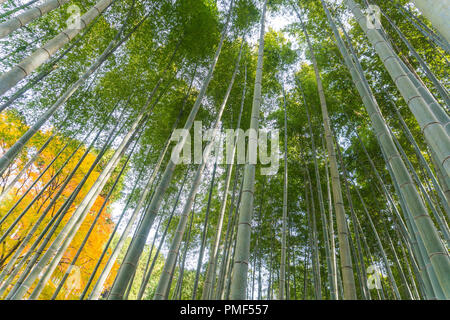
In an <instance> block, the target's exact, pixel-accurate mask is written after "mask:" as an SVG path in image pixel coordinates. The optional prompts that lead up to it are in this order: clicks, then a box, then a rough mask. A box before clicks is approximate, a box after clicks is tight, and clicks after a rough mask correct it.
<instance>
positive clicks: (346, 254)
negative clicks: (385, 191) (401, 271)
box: [292, 6, 356, 300]
mask: <svg viewBox="0 0 450 320" xmlns="http://www.w3.org/2000/svg"><path fill="white" fill-rule="evenodd" d="M292 7H293V8H294V10H295V12H296V14H297V16H298V18H299V20H300V22H301V25H302V28H303V32H304V34H305V37H306V41H307V44H308V48H309V51H310V54H311V61H312V63H313V67H314V72H315V76H316V82H317V89H318V92H319V99H320V105H321V109H322V117H323V124H324V130H325V141H326V144H327V152H328V159H329V162H330V172H331V186H332V189H333V203H334V207H335V213H336V224H337V228H338V239H339V247H340V258H341V269H342V278H343V285H344V298H345V299H348V300H354V299H356V288H355V279H354V277H353V267H352V258H351V253H350V245H349V234H348V233H349V232H348V227H347V221H346V217H345V209H344V201H343V198H342V190H341V184H340V179H339V171H338V165H337V160H336V152H335V149H334V144H333V136H332V134H331V126H330V118H329V115H328V110H327V102H326V98H325V93H324V89H323V85H322V79H321V77H320V71H319V66H318V64H317V61H316V57H315V54H314V51H313V49H312V44H311V41H310V39H309V35H308V32H307V31H306V28H305V25H304V23H303V20H302V17H301V15H300V13H299V12H298V11H297V8H296V7H295V6H292Z"/></svg>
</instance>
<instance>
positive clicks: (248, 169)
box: [230, 0, 268, 300]
mask: <svg viewBox="0 0 450 320" xmlns="http://www.w3.org/2000/svg"><path fill="white" fill-rule="evenodd" d="M267 2H268V0H264V3H263V7H262V14H261V27H260V35H259V48H258V61H257V66H256V76H255V87H254V92H253V103H252V111H251V120H250V130H253V131H254V132H255V136H254V137H249V150H248V158H249V159H247V161H246V164H245V169H244V184H243V190H242V201H241V203H240V207H239V224H238V231H237V235H236V250H235V253H234V261H233V263H234V268H233V278H232V279H231V286H230V298H231V299H232V300H236V299H245V298H246V289H247V270H248V260H249V256H250V237H251V218H252V212H253V199H254V195H253V192H254V188H255V164H252V163H251V162H250V161H249V160H250V157H255V156H256V143H257V141H256V130H258V128H259V125H258V124H259V111H260V106H261V89H262V73H263V59H264V34H265V19H266V9H267ZM252 153H254V154H252Z"/></svg>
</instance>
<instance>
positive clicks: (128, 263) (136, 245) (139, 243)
mask: <svg viewBox="0 0 450 320" xmlns="http://www.w3.org/2000/svg"><path fill="white" fill-rule="evenodd" d="M233 3H234V0H232V1H231V3H230V9H229V13H228V16H227V22H226V24H225V27H224V30H223V31H222V35H221V38H220V42H219V46H218V47H217V50H216V53H215V56H214V58H213V61H212V62H211V65H210V67H209V70H208V74H207V76H206V78H205V80H204V81H203V84H202V87H201V89H200V92H199V95H198V96H197V99H196V101H195V103H194V106H193V107H192V109H191V112H190V114H189V117H188V119H187V120H186V123H185V125H184V129H185V130H187V131H189V130H190V128H191V127H192V124H193V122H194V119H195V116H196V115H197V112H198V110H199V108H200V105H201V102H202V100H203V98H204V96H205V94H206V90H207V88H208V86H209V83H210V81H211V79H212V76H213V72H214V68H215V66H216V64H217V60H218V59H219V55H220V52H221V50H222V46H223V41H224V40H225V35H226V32H227V30H228V24H229V21H230V19H231V9H232V8H233ZM186 138H187V137H186V136H184V137H183V138H182V139H183V140H182V141H181V143H180V144H179V146H180V147H182V146H184V144H185V142H186ZM175 167H176V164H175V163H174V162H173V161H169V163H168V165H167V167H166V169H165V171H164V174H163V176H162V178H161V182H160V183H159V184H158V187H157V188H156V190H155V195H154V196H153V199H152V201H151V203H150V206H149V210H147V212H146V213H145V216H144V218H143V221H142V223H141V225H140V226H139V229H138V231H137V233H136V237H137V238H136V239H135V241H133V242H132V244H131V245H130V247H129V248H128V251H127V253H126V255H125V258H124V263H123V264H122V265H121V266H120V269H119V271H118V274H117V277H116V281H115V284H114V286H113V288H112V291H111V294H110V296H109V299H121V298H122V297H123V294H124V292H125V290H126V287H127V285H128V282H129V281H130V279H131V276H132V274H133V272H134V269H135V268H136V265H137V261H138V260H139V257H140V256H141V254H142V250H143V248H144V246H145V239H146V238H147V235H148V233H149V231H150V228H151V226H152V224H153V221H154V218H155V216H156V214H157V212H158V210H159V207H160V204H161V201H162V197H163V195H164V193H165V192H166V190H167V188H168V185H169V182H170V180H171V179H172V175H173V172H174V170H175Z"/></svg>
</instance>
